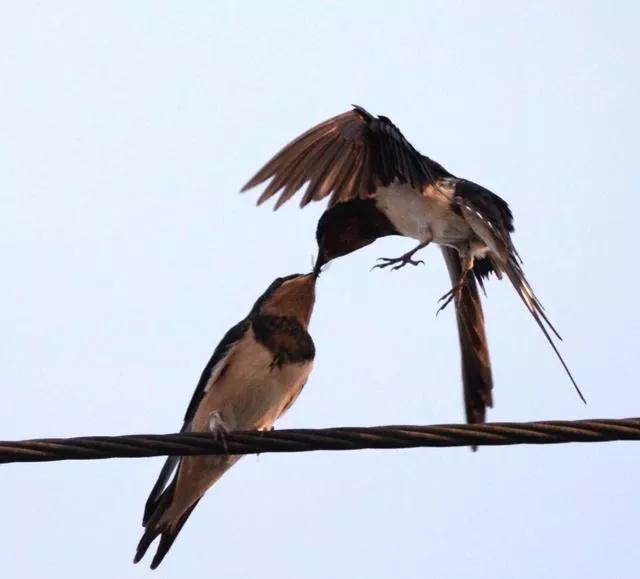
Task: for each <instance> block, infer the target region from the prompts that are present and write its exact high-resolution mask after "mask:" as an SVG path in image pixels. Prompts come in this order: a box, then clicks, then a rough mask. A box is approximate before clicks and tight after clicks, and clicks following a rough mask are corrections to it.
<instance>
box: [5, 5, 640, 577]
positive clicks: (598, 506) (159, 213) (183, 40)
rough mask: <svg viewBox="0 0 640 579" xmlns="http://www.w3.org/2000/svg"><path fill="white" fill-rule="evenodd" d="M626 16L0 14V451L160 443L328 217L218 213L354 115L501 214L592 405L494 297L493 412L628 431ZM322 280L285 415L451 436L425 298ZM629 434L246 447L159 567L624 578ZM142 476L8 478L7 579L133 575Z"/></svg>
mask: <svg viewBox="0 0 640 579" xmlns="http://www.w3.org/2000/svg"><path fill="white" fill-rule="evenodd" d="M639 16H640V14H639V11H638V8H637V7H636V3H634V2H615V3H614V2H609V3H605V2H563V3H557V2H518V3H513V2H482V3H476V2H471V1H468V2H448V1H447V2H445V1H442V2H417V1H416V2H405V1H398V2H393V3H391V2H372V1H368V2H350V3H339V2H255V1H254V2H245V3H236V2H217V3H212V2H196V1H189V2H159V1H157V2H149V1H137V2H129V1H127V2H125V1H112V2H86V1H84V2H80V1H77V2H70V1H58V2H35V1H17V0H16V1H8V0H5V1H3V2H0V127H1V128H0V254H1V255H2V265H3V276H2V278H3V283H2V284H1V285H0V321H1V323H0V327H1V328H2V332H0V387H1V388H2V392H3V396H4V397H3V403H2V405H0V438H2V439H18V438H27V437H37V436H72V435H82V434H118V433H132V432H140V433H142V432H169V431H175V430H177V429H178V428H179V426H180V424H181V418H182V415H183V412H184V409H185V407H186V405H187V403H188V401H189V398H190V396H191V393H192V390H193V388H194V385H195V383H196V380H197V378H198V376H199V374H200V371H201V370H202V367H203V366H204V364H205V363H206V361H207V359H208V356H209V355H210V353H211V351H212V349H213V348H214V347H215V345H216V344H217V342H218V341H219V340H220V338H221V337H222V335H223V334H224V332H225V331H226V330H227V329H228V327H229V326H230V325H231V324H233V323H235V322H236V321H238V320H239V319H240V318H242V317H243V316H244V315H245V314H246V312H247V311H248V309H249V308H250V306H251V304H252V303H253V301H254V300H255V298H256V297H257V296H258V295H259V294H260V293H261V292H262V291H263V289H264V288H265V287H266V286H267V285H268V283H269V282H270V281H271V280H272V279H273V278H274V277H276V276H278V275H282V274H289V273H293V272H299V271H305V270H308V269H309V267H310V263H311V258H312V256H313V255H314V252H315V242H314V236H313V234H314V227H315V222H316V220H317V218H318V216H319V215H320V213H321V211H322V206H321V205H320V204H317V205H315V206H313V207H309V208H307V209H305V210H304V211H300V210H298V208H297V207H296V206H295V204H290V206H286V207H284V208H283V209H282V210H280V211H278V212H277V213H273V212H272V211H271V210H270V208H268V207H261V208H259V209H256V208H255V206H254V204H255V200H256V198H257V194H256V193H254V192H251V193H248V194H246V195H243V196H241V195H239V194H238V191H239V189H240V187H241V186H242V184H243V183H244V182H245V181H246V180H247V179H248V178H249V177H250V176H251V175H252V174H253V172H254V171H255V170H257V169H258V167H259V166H260V165H261V164H262V163H263V162H264V161H266V160H267V159H268V157H269V156H270V155H271V154H273V153H274V152H276V150H277V149H278V148H279V147H280V146H282V145H284V144H285V143H286V142H287V141H288V140H290V139H291V138H293V137H294V136H296V135H297V134H298V133H299V132H301V131H303V130H305V129H307V128H309V127H310V126H311V125H313V124H314V123H316V122H319V121H321V120H323V119H325V118H327V117H329V116H331V115H334V114H337V113H339V112H342V111H344V110H347V109H348V108H349V105H350V104H351V103H357V104H360V105H363V106H365V107H366V108H368V109H369V110H371V112H374V113H378V114H385V115H387V116H389V117H391V118H392V119H393V120H394V122H396V124H398V126H399V127H400V128H401V129H402V130H403V131H404V133H405V135H406V136H407V138H409V139H410V140H411V141H412V143H413V144H414V145H415V146H416V147H417V148H418V149H420V150H421V151H422V152H424V153H425V154H428V155H429V156H431V157H433V158H435V159H437V160H438V161H440V162H442V163H443V164H444V165H445V166H446V167H447V168H448V169H449V170H450V171H452V172H454V173H455V174H457V175H461V176H465V177H468V178H470V179H473V180H476V181H478V182H479V183H481V184H483V185H485V186H486V187H489V188H490V189H492V190H494V191H495V192H496V193H498V194H500V195H501V196H503V197H504V198H505V199H506V200H507V201H508V202H509V203H510V204H511V207H512V209H513V211H514V213H515V219H516V235H515V238H514V239H515V242H516V245H517V247H518V249H519V251H520V253H521V254H522V256H523V257H524V259H525V267H526V271H527V274H528V277H529V279H530V281H531V282H532V284H533V286H534V288H535V289H536V290H537V292H538V293H539V295H540V297H541V300H542V301H543V303H544V304H545V306H546V307H547V310H548V313H549V315H550V317H551V319H552V321H554V323H555V324H556V326H557V327H558V328H559V330H560V332H561V333H562V334H563V336H564V338H565V342H564V343H563V344H562V351H563V353H564V354H565V355H566V358H567V361H568V363H569V365H570V366H571V368H572V370H573V372H574V374H575V376H576V378H577V379H578V381H579V382H580V384H581V386H582V387H583V390H584V392H585V394H586V396H587V398H588V400H589V405H588V406H587V407H584V406H583V405H582V404H581V403H580V401H579V399H578V398H577V396H576V395H575V393H574V392H573V389H572V387H571V384H570V383H569V381H568V379H567V378H566V376H565V375H564V374H563V371H562V368H561V367H560V365H559V364H558V362H557V360H556V359H555V358H554V356H553V353H552V352H551V350H550V349H549V347H548V346H547V344H546V343H545V342H544V339H543V338H542V336H541V335H540V334H539V331H538V329H537V328H536V327H535V325H534V323H533V322H532V320H531V319H529V317H528V314H527V313H526V311H525V309H524V307H523V306H522V304H521V303H519V301H518V298H517V297H516V296H515V294H514V292H513V290H512V289H511V288H510V287H509V286H508V284H507V283H506V282H499V281H497V280H493V281H491V282H490V283H489V285H488V293H489V297H488V299H487V300H485V307H486V317H487V325H488V333H489V340H490V347H491V355H492V361H493V365H494V373H495V382H496V386H495V402H496V405H495V409H493V410H492V411H491V412H490V414H489V417H490V419H492V420H535V419H574V418H587V417H623V416H634V415H638V414H640V389H639V384H638V377H637V371H636V365H637V361H638V342H639V331H638V326H639V323H640V315H639V313H638V299H637V296H638V283H639V281H640V279H639V276H638V271H637V263H638V258H637V251H636V244H637V239H636V238H637V230H638V229H637V223H636V217H637V215H638V212H639V210H640V203H639V202H638V190H639V188H640V187H639V185H640V179H639V177H638V171H637V164H638V142H637V138H638V137H637V136H638V134H639V132H640V123H639V121H638V114H637V109H638V102H640V98H639V97H640V94H639V92H640V90H639V81H638V60H639V59H638V56H639V54H640V50H639V49H640V39H639V37H638V30H637V25H638V19H639ZM411 246H412V242H411V241H408V240H403V239H400V238H398V239H387V240H381V241H379V242H377V243H376V244H374V245H372V246H370V247H368V248H366V249H365V250H363V251H361V252H358V253H357V254H353V255H351V256H348V257H346V258H344V259H341V260H339V261H337V262H335V263H334V264H333V265H332V266H331V267H330V268H329V269H328V271H327V272H326V274H325V275H323V276H322V278H321V280H320V282H319V287H318V302H317V307H316V311H315V314H314V318H313V321H312V325H311V333H312V335H313V337H314V339H315V341H316V345H317V350H318V353H317V358H316V366H315V370H314V373H313V374H312V376H311V379H310V381H309V383H308V385H307V387H306V388H305V390H304V392H303V394H302V395H301V397H300V398H299V399H298V401H297V403H296V405H295V406H294V407H293V409H292V410H291V411H290V413H289V414H288V415H287V417H286V418H285V419H284V420H283V421H282V422H281V423H280V425H281V426H290V427H293V426H298V427H321V426H333V425H374V424H389V423H423V424H428V423H437V422H457V421H461V420H462V418H463V412H462V401H461V386H460V377H459V373H460V370H459V362H458V355H459V354H458V344H457V337H456V334H455V324H454V319H453V315H452V311H451V310H448V311H447V312H445V313H444V314H443V315H441V316H439V317H438V319H436V318H435V310H436V307H437V305H436V300H437V298H438V297H439V296H440V295H441V294H443V293H444V292H445V291H446V290H447V289H448V286H449V282H448V278H447V275H446V272H445V268H444V267H443V263H442V260H441V257H440V255H439V252H438V251H437V250H436V249H435V248H428V249H427V250H425V251H424V252H423V255H421V257H422V258H423V259H425V261H426V265H425V266H424V267H421V268H416V269H411V270H408V269H406V270H404V271H400V272H396V273H393V274H390V273H386V272H378V271H375V272H370V271H369V268H370V267H371V265H373V263H374V262H375V259H376V258H377V257H379V256H383V255H384V256H386V255H394V254H397V253H400V252H402V251H404V250H406V249H408V248H409V247H411ZM638 452H639V447H638V445H637V444H634V443H613V444H600V445H583V446H580V445H571V446H569V445H566V446H558V447H547V448H529V447H514V448H483V449H481V450H480V451H479V452H478V453H476V454H472V453H471V452H469V450H467V449H439V450H411V451H377V452H374V451H367V452H358V453H341V454H338V453H316V454H303V455H289V456H271V455H263V456H260V457H259V458H255V457H248V458H246V459H244V460H242V461H241V462H240V463H239V464H238V465H237V466H236V467H235V468H234V469H232V470H231V471H230V472H229V473H228V474H227V475H226V476H225V477H224V478H223V480H222V481H221V482H220V483H219V484H218V485H217V486H216V487H214V489H212V491H210V493H209V495H208V496H207V497H206V499H205V500H203V501H202V502H201V503H200V505H199V506H198V509H197V510H196V512H195V513H194V515H193V516H192V517H191V519H190V520H189V521H188V523H187V525H186V526H185V528H184V530H183V532H182V534H181V535H180V537H179V538H178V540H177V541H176V543H175V545H174V547H173V549H172V551H171V553H170V554H169V555H168V556H167V558H166V560H165V561H164V563H163V565H162V566H161V567H160V569H159V570H158V571H156V572H155V573H156V576H158V577H189V576H202V575H203V574H204V575H206V576H209V575H210V576H212V577H221V578H222V577H224V578H225V579H236V578H237V579H246V578H252V577H274V578H278V579H288V578H291V579H298V578H300V577H304V578H305V579H307V578H308V579H314V578H323V579H324V578H326V577H337V578H342V577H344V578H347V577H348V578H352V577H366V578H369V579H375V578H388V577H396V576H397V577H403V578H408V579H411V578H414V577H416V578H417V577H425V576H427V577H438V578H451V579H454V578H455V579H457V578H460V577H469V576H473V577H475V578H476V579H481V578H495V577H519V578H520V577H522V578H536V579H537V578H540V577H564V578H567V579H569V578H573V577H581V578H588V577H602V576H609V577H613V576H615V577H635V575H636V573H637V552H638V549H637V524H636V521H637V516H636V514H637V511H638V508H639V505H640V469H638V466H637V465H638ZM161 462H162V461H161V459H146V460H113V461H95V462H85V463H73V462H67V463H59V464H40V465H37V464H36V465H7V466H4V467H2V473H1V476H0V510H1V512H2V520H3V523H2V531H1V533H0V559H1V560H2V561H3V564H2V575H3V577H65V578H67V579H68V578H75V577H78V578H80V577H87V576H91V577H96V578H109V579H111V578H113V577H118V578H122V579H124V578H128V577H142V576H147V575H148V573H150V572H149V571H148V569H147V567H146V565H147V564H148V560H145V562H143V565H145V566H140V565H138V566H135V567H134V566H133V565H132V564H131V559H132V557H133V553H134V549H135V546H136V543H137V541H138V539H139V536H140V532H141V527H140V517H141V514H142V507H143V504H144V501H145V499H146V496H147V493H148V491H149V490H150V487H151V486H152V484H153V482H154V480H155V477H156V475H157V471H158V469H159V468H160V465H161Z"/></svg>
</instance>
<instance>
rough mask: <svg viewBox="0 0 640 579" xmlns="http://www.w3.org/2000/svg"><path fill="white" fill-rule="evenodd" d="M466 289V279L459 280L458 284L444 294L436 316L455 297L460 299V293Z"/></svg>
mask: <svg viewBox="0 0 640 579" xmlns="http://www.w3.org/2000/svg"><path fill="white" fill-rule="evenodd" d="M463 289H464V280H462V281H459V282H458V283H457V284H456V285H454V286H453V287H452V288H451V289H450V290H449V291H448V292H447V293H446V294H444V295H443V296H442V297H441V298H440V299H439V300H438V302H442V304H441V305H440V307H439V308H438V311H437V312H436V316H437V315H438V314H439V313H440V312H441V311H442V310H444V309H445V308H446V307H447V306H448V305H449V304H450V303H451V301H452V300H453V299H454V298H455V300H456V301H458V300H459V299H460V294H462V290H463Z"/></svg>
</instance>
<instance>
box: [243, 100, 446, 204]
mask: <svg viewBox="0 0 640 579" xmlns="http://www.w3.org/2000/svg"><path fill="white" fill-rule="evenodd" d="M448 175H449V173H447V171H446V170H445V169H444V168H443V167H442V166H441V165H439V164H438V163H436V162H435V161H432V160H431V159H429V158H428V157H425V156H424V155H421V154H420V153H419V152H418V151H416V149H414V148H413V146H412V145H411V144H410V143H409V142H408V141H407V140H406V139H405V138H404V136H403V135H402V133H401V132H400V130H399V129H398V128H397V127H396V126H395V125H394V124H393V123H392V122H391V121H390V120H389V119H388V118H387V117H383V116H379V117H375V116H373V115H371V114H370V113H368V112H367V111H366V110H365V109H363V108H362V107H359V106H354V108H353V110H351V111H349V112H346V113H343V114H341V115H338V116H335V117H332V118H330V119H329V120H327V121H325V122H323V123H320V124H319V125H316V126H315V127H313V128H312V129H310V130H309V131H307V132H306V133H304V134H302V135H300V136H299V137H298V138H297V139H295V140H293V141H292V142H291V143H289V144H288V145H287V146H285V147H284V149H282V150H281V151H280V152H279V153H277V154H276V155H275V156H274V157H273V158H272V159H271V160H270V161H269V162H268V163H267V164H266V165H265V166H264V167H262V169H260V171H258V173H256V175H255V176H254V177H253V178H252V179H251V180H250V181H249V182H248V183H247V184H246V185H245V186H244V187H243V189H242V190H243V191H245V190H247V189H250V188H252V187H255V186H256V185H259V184H261V183H263V182H265V181H267V180H269V179H271V182H270V183H269V185H268V186H267V187H266V189H265V190H264V192H263V193H262V195H261V196H260V198H259V199H258V203H262V202H264V201H266V200H267V199H269V198H270V197H272V196H273V195H275V194H276V193H278V192H279V191H281V190H282V193H281V194H280V197H279V199H278V201H277V202H276V205H275V208H276V209H277V208H278V207H280V206H281V205H282V204H283V203H285V202H286V201H287V200H288V199H290V198H291V197H292V196H293V195H294V194H295V193H296V191H298V190H299V189H300V188H302V186H303V185H304V184H305V183H307V182H309V185H308V186H307V189H306V191H305V193H304V195H303V197H302V200H301V202H300V205H301V206H302V207H304V206H305V205H307V204H308V203H309V202H310V201H319V200H321V199H324V198H325V197H327V196H329V195H331V199H330V201H329V206H333V205H335V204H336V203H340V202H344V201H350V200H353V199H358V198H360V199H365V198H367V197H371V196H372V195H375V191H376V189H377V188H378V187H380V186H387V185H389V184H391V183H392V182H393V181H394V180H397V182H399V183H409V184H410V185H411V186H412V187H414V188H415V189H416V190H418V191H422V189H423V187H424V186H425V185H428V184H433V183H435V182H436V180H437V179H438V178H440V177H443V176H448Z"/></svg>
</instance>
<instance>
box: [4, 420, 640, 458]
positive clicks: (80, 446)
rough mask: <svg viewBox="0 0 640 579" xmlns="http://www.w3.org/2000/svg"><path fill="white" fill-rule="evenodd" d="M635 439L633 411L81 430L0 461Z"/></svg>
mask: <svg viewBox="0 0 640 579" xmlns="http://www.w3.org/2000/svg"><path fill="white" fill-rule="evenodd" d="M614 440H640V418H622V419H608V418H607V419H591V420H574V421H569V420H553V421H542V422H493V423H485V424H436V425H431V426H372V427H339V428H322V429H287V430H271V431H267V432H256V431H236V432H229V433H228V434H226V435H225V436H224V439H220V438H218V439H216V438H215V437H214V436H212V435H211V434H207V433H187V434H134V435H125V436H81V437H76V438H40V439H34V440H19V441H3V442H0V463H10V462H46V461H57V460H91V459H104V458H139V457H148V456H163V455H173V456H188V455H196V454H227V453H228V454H258V453H263V452H309V451H314V450H362V449H386V448H417V447H447V446H451V447H453V446H502V445H513V444H561V443H567V442H607V441H614Z"/></svg>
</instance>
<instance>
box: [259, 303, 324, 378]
mask: <svg viewBox="0 0 640 579" xmlns="http://www.w3.org/2000/svg"><path fill="white" fill-rule="evenodd" d="M252 327H253V333H254V335H255V337H256V341H257V342H259V343H260V344H262V345H263V346H264V347H265V348H267V350H269V351H270V352H271V353H272V354H273V363H272V366H273V367H279V368H281V367H282V366H283V364H287V363H289V364H291V363H300V362H306V361H308V360H313V358H314V356H315V353H316V351H315V347H314V345H313V340H312V339H311V336H310V335H309V334H308V333H307V330H306V329H305V328H304V327H303V326H302V324H300V323H299V322H298V321H297V320H295V319H294V318H291V317H284V316H269V315H258V316H256V317H255V318H254V320H253V323H252Z"/></svg>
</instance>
